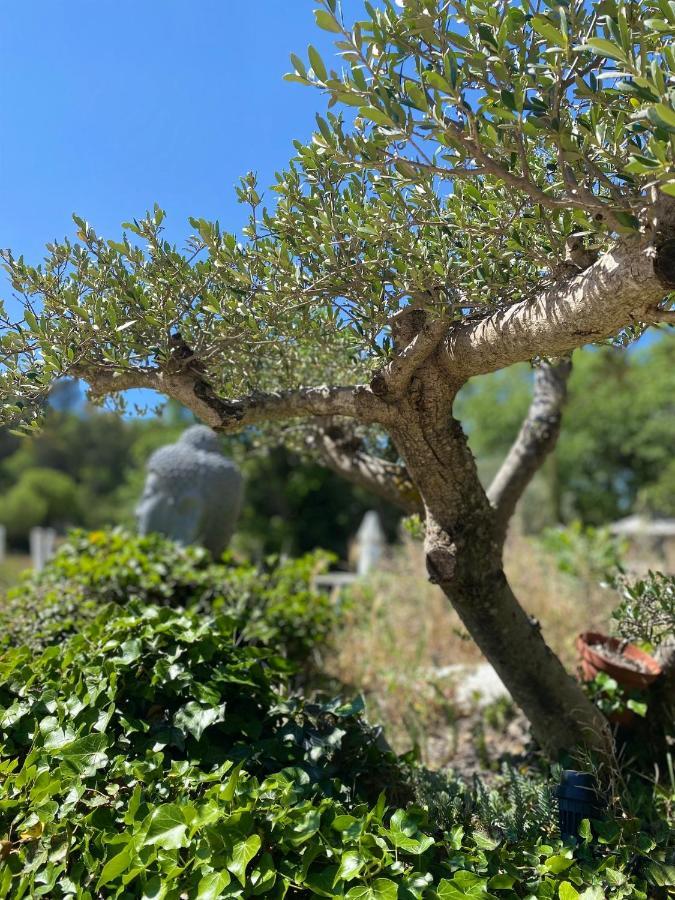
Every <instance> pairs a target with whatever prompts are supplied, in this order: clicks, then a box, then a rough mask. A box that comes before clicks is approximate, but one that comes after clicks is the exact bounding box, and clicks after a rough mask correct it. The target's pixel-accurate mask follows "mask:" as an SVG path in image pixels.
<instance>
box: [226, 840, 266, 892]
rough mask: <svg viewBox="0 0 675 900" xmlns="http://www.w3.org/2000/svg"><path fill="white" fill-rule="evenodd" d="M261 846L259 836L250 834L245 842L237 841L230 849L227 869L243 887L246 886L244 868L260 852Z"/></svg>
mask: <svg viewBox="0 0 675 900" xmlns="http://www.w3.org/2000/svg"><path fill="white" fill-rule="evenodd" d="M261 845H262V841H261V840H260V836H259V835H257V834H252V835H251V836H250V837H247V838H246V840H245V841H237V843H236V844H235V845H234V847H233V848H232V854H231V856H230V859H229V862H228V863H227V868H228V869H229V870H230V872H232V874H233V875H234V876H235V878H236V879H237V880H238V881H239V883H240V884H241V885H242V886H243V887H245V886H246V867H247V866H248V864H249V863H250V862H251V860H252V859H253V857H254V856H255V855H256V853H257V852H258V850H260V847H261Z"/></svg>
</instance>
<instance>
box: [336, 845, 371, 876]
mask: <svg viewBox="0 0 675 900" xmlns="http://www.w3.org/2000/svg"><path fill="white" fill-rule="evenodd" d="M365 864H366V860H365V859H364V858H363V857H362V856H361V854H360V853H357V852H356V850H347V851H346V853H343V854H342V858H341V859H340V865H339V866H338V870H337V873H336V875H335V879H334V881H333V885H336V884H337V883H338V881H351V880H352V878H356V876H357V875H358V874H359V872H360V871H361V869H362V868H363V867H364V865H365Z"/></svg>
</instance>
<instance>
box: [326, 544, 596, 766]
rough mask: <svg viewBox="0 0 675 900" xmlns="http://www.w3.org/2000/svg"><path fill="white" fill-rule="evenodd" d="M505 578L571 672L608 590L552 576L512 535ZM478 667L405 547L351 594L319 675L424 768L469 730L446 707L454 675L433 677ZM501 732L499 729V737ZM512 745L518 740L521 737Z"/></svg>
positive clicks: (438, 761) (461, 744)
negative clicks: (363, 708) (354, 696)
mask: <svg viewBox="0 0 675 900" xmlns="http://www.w3.org/2000/svg"><path fill="white" fill-rule="evenodd" d="M506 570H507V575H508V577H509V580H510V582H511V584H512V586H513V588H514V590H515V593H516V595H517V596H518V597H519V599H520V600H521V602H522V603H523V606H524V607H525V609H526V610H527V612H528V613H530V614H531V615H533V616H535V617H536V618H537V619H538V620H539V621H540V623H541V626H542V631H543V633H544V636H545V637H546V640H547V641H548V642H549V643H550V645H551V646H552V648H553V649H554V650H555V651H556V653H558V654H559V655H560V656H561V658H562V659H563V661H564V662H565V664H566V665H567V666H568V667H569V668H570V670H573V669H574V665H575V651H574V639H575V637H576V635H577V634H578V633H579V632H580V631H584V630H587V629H591V628H592V629H596V628H597V629H598V630H603V629H606V628H607V625H608V618H609V612H610V610H611V608H612V606H613V605H614V598H613V597H612V595H611V592H609V591H605V590H602V589H601V588H600V587H599V586H597V585H595V584H593V583H592V582H588V583H586V582H584V581H580V580H579V579H573V578H571V577H570V576H567V575H564V574H562V573H561V572H559V571H558V570H557V568H556V566H555V562H554V561H553V560H552V559H551V558H550V557H549V556H547V555H546V554H544V552H543V551H541V550H540V549H539V547H538V545H537V543H536V542H535V541H534V540H532V539H531V538H526V537H522V536H519V535H515V536H513V537H512V538H510V540H509V545H508V548H507V554H506ZM481 661H483V659H482V656H481V653H480V651H479V650H478V648H477V647H476V646H475V644H474V643H473V642H472V641H471V639H470V638H469V637H468V635H467V634H466V632H465V631H464V628H463V626H462V624H461V622H460V620H459V618H458V617H457V615H456V614H455V613H454V611H453V610H452V609H451V607H450V605H449V603H448V601H447V600H446V599H445V597H444V596H443V594H442V593H441V591H440V590H439V589H438V588H437V587H434V586H433V585H430V584H429V583H428V581H427V580H426V575H425V568H424V560H423V557H422V549H421V546H420V545H419V544H418V543H414V542H412V541H410V540H408V541H406V542H405V543H404V544H403V545H402V546H401V547H399V548H398V549H397V550H396V552H395V554H394V555H393V557H392V558H391V560H390V561H389V563H388V565H387V567H386V569H384V570H383V571H381V572H378V573H377V574H375V575H373V576H372V577H371V578H370V579H369V580H368V581H367V582H364V583H362V584H360V585H358V586H355V587H354V588H353V589H352V592H351V607H350V611H349V613H348V614H347V619H346V622H345V624H344V626H343V627H342V628H341V631H340V634H339V635H338V638H337V640H336V641H335V644H334V647H333V649H332V651H331V653H330V655H329V657H328V658H327V659H326V660H325V662H324V666H325V669H326V670H327V672H328V673H329V674H330V675H331V676H332V677H333V678H335V679H336V680H337V681H339V682H341V683H342V684H344V685H347V686H348V688H349V689H351V690H353V691H360V692H361V693H363V694H364V696H365V697H366V701H367V708H368V715H369V718H370V719H371V721H374V722H379V723H381V724H383V725H384V726H385V732H386V735H387V738H388V740H389V741H390V742H391V743H392V745H393V746H394V747H395V749H396V750H397V751H398V752H406V751H408V750H410V749H411V748H413V747H416V748H417V750H418V752H419V755H420V757H421V758H422V760H423V761H424V762H425V763H426V764H428V765H433V766H440V765H447V764H452V765H456V764H457V762H458V760H459V759H460V757H462V756H463V755H466V742H467V740H471V737H472V735H471V734H467V729H468V731H469V732H471V731H472V730H475V716H473V717H471V715H470V713H471V712H472V711H471V710H467V709H461V708H460V707H459V706H458V704H457V703H456V701H455V686H454V684H455V682H454V679H456V677H457V676H456V675H455V676H452V675H450V676H448V675H445V676H443V675H440V676H439V674H438V673H435V672H434V670H436V669H439V668H442V667H444V666H448V665H451V664H455V663H462V664H465V663H467V664H471V663H478V662H481ZM509 727H510V725H509V722H508V721H505V722H504V730H505V731H508V729H509ZM516 731H518V734H517V738H518V740H521V739H522V729H520V730H518V729H516Z"/></svg>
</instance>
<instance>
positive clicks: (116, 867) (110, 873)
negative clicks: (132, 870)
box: [96, 844, 134, 891]
mask: <svg viewBox="0 0 675 900" xmlns="http://www.w3.org/2000/svg"><path fill="white" fill-rule="evenodd" d="M133 849H134V847H133V844H127V846H126V847H125V848H124V849H123V850H120V852H119V853H117V854H116V855H115V856H113V857H112V858H111V859H109V860H108V862H107V863H106V864H105V865H104V866H103V870H102V871H101V875H100V876H99V879H98V881H97V882H96V890H97V891H100V889H101V888H102V887H103V885H104V884H108V883H109V882H111V881H114V880H115V879H116V878H117V877H119V876H120V875H121V874H122V873H123V872H126V870H127V869H128V868H129V866H130V865H131V860H132V858H133Z"/></svg>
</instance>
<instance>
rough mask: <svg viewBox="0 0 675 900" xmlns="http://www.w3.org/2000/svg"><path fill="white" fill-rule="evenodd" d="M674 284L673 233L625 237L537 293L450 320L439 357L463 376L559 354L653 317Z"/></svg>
mask: <svg viewBox="0 0 675 900" xmlns="http://www.w3.org/2000/svg"><path fill="white" fill-rule="evenodd" d="M673 288H675V241H674V240H667V241H665V242H660V243H656V242H651V243H647V242H645V241H644V240H640V239H638V238H635V239H630V240H624V241H622V242H620V243H618V244H617V245H616V246H615V247H614V248H613V249H612V250H610V251H608V252H607V253H605V254H604V255H603V256H601V257H600V259H598V260H597V262H595V263H594V264H593V265H591V266H590V267H589V268H588V269H586V271H584V272H582V273H581V274H579V275H577V276H576V277H575V278H572V279H570V280H567V281H564V282H562V283H557V284H555V285H553V286H552V287H550V288H548V290H545V291H543V292H542V293H541V294H540V295H539V296H538V297H537V298H536V299H534V300H524V301H522V302H520V303H516V304H514V305H513V306H512V307H510V308H509V309H506V310H501V311H499V312H496V313H494V314H493V315H491V316H487V317H485V318H483V319H480V320H478V321H468V322H464V323H461V324H457V325H454V326H452V327H451V328H450V330H449V333H448V337H447V338H446V340H445V343H444V348H443V361H444V364H445V366H446V368H447V369H448V371H449V373H451V374H452V375H455V376H456V375H459V376H461V377H465V378H469V377H471V376H472V375H478V374H481V373H486V372H494V371H496V370H497V369H502V368H505V367H506V366H510V365H512V364H513V363H516V362H524V361H526V360H530V359H533V358H534V357H536V356H544V357H561V356H564V355H566V354H567V353H569V352H570V351H572V350H574V349H575V348H577V347H580V346H582V345H584V344H590V343H592V342H594V341H600V340H605V339H606V338H609V337H612V336H613V335H615V334H617V333H618V332H619V331H621V329H622V328H625V327H626V326H628V325H631V324H632V323H633V322H636V321H638V322H650V321H653V315H654V312H653V311H654V309H655V308H656V307H657V306H658V304H659V303H660V302H661V301H662V300H663V298H664V296H665V295H666V293H668V292H669V291H672V290H673Z"/></svg>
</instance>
